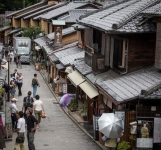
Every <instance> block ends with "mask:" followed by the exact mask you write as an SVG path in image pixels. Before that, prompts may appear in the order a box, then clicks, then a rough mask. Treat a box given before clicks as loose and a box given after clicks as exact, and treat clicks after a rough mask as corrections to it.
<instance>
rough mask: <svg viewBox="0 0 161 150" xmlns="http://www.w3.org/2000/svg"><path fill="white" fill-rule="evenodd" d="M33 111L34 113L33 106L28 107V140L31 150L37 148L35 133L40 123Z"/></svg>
mask: <svg viewBox="0 0 161 150" xmlns="http://www.w3.org/2000/svg"><path fill="white" fill-rule="evenodd" d="M32 113H33V109H32V108H31V107H28V108H27V110H26V115H27V141H28V149H29V150H35V145H34V135H35V132H36V128H37V125H38V121H37V119H36V118H35V117H34V116H33V115H32Z"/></svg>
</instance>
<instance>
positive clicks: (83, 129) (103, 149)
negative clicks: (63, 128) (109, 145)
mask: <svg viewBox="0 0 161 150" xmlns="http://www.w3.org/2000/svg"><path fill="white" fill-rule="evenodd" d="M39 73H40V74H41V76H42V77H43V79H44V81H45V83H46V84H47V86H48V88H49V89H50V91H51V93H52V94H53V96H54V97H55V99H56V101H57V102H58V104H59V101H58V97H57V96H56V94H55V93H54V91H53V90H52V89H51V87H50V86H49V84H48V81H47V80H46V78H45V77H44V75H43V73H42V72H41V71H39ZM60 108H61V109H62V110H63V111H64V113H65V114H66V115H67V116H68V117H69V118H70V119H71V120H72V121H73V122H74V123H75V124H76V125H77V126H78V127H79V128H80V129H81V130H82V131H83V132H84V133H85V134H86V135H87V136H88V137H90V138H91V139H92V140H93V141H94V142H95V143H96V144H97V145H98V146H99V147H100V148H101V149H102V150H106V148H105V146H102V145H101V144H100V143H99V142H97V141H95V140H94V139H93V137H92V136H91V135H90V134H89V133H88V132H87V131H86V130H85V128H83V127H82V126H81V125H80V124H79V123H78V122H77V121H76V120H75V119H74V118H73V117H71V115H70V114H69V113H68V112H67V111H66V110H65V108H63V107H60Z"/></svg>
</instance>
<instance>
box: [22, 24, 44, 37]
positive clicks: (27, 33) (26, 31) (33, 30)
mask: <svg viewBox="0 0 161 150" xmlns="http://www.w3.org/2000/svg"><path fill="white" fill-rule="evenodd" d="M22 31H23V32H22V36H24V37H29V38H30V39H36V38H37V36H38V35H39V34H40V33H42V34H44V31H43V30H42V28H41V25H40V26H38V27H35V26H31V27H30V28H23V29H22Z"/></svg>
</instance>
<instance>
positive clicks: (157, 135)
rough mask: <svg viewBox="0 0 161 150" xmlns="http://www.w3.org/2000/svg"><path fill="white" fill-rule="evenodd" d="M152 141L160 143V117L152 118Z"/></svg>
mask: <svg viewBox="0 0 161 150" xmlns="http://www.w3.org/2000/svg"><path fill="white" fill-rule="evenodd" d="M153 137H154V143H161V118H154V136H153Z"/></svg>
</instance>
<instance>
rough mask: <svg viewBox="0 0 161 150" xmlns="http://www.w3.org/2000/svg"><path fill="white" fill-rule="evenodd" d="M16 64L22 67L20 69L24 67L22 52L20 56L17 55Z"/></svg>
mask: <svg viewBox="0 0 161 150" xmlns="http://www.w3.org/2000/svg"><path fill="white" fill-rule="evenodd" d="M16 66H17V68H18V66H19V67H20V69H21V68H22V65H21V55H20V54H18V56H17V57H16Z"/></svg>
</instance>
